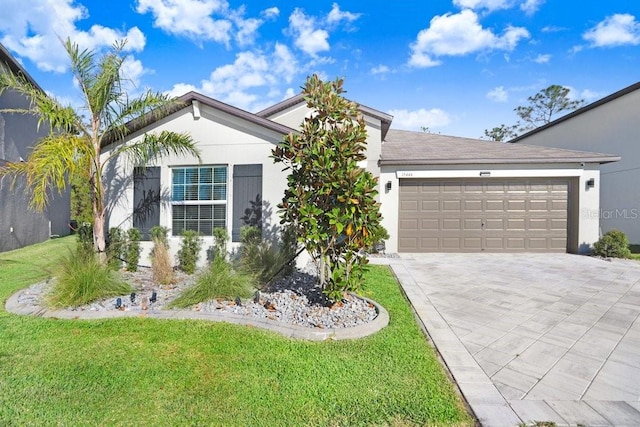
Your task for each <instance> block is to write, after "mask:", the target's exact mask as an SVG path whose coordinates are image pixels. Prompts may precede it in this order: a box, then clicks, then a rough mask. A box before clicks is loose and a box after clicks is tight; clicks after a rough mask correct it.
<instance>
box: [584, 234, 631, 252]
mask: <svg viewBox="0 0 640 427" xmlns="http://www.w3.org/2000/svg"><path fill="white" fill-rule="evenodd" d="M593 254H594V255H597V256H602V257H607V258H629V257H630V256H631V251H630V250H629V239H627V235H626V234H624V233H623V232H622V231H619V230H611V231H608V232H606V233H605V235H604V236H602V237H601V238H600V240H598V241H597V242H596V243H594V244H593Z"/></svg>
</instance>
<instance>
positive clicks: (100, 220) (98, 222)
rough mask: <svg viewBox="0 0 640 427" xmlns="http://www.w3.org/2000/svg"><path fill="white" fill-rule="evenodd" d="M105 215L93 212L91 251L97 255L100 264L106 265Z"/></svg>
mask: <svg viewBox="0 0 640 427" xmlns="http://www.w3.org/2000/svg"><path fill="white" fill-rule="evenodd" d="M105 224H106V220H105V214H104V211H102V212H97V213H95V212H94V215H93V249H94V250H95V251H96V253H97V254H98V259H99V260H100V263H102V264H106V263H107V252H106V248H107V241H106V238H105V230H104V228H105Z"/></svg>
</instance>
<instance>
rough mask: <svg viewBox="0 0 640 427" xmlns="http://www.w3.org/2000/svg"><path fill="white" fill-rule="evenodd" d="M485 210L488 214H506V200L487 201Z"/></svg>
mask: <svg viewBox="0 0 640 427" xmlns="http://www.w3.org/2000/svg"><path fill="white" fill-rule="evenodd" d="M485 210H486V211H488V212H504V211H505V200H502V199H500V200H487V201H486V202H485Z"/></svg>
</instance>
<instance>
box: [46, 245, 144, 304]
mask: <svg viewBox="0 0 640 427" xmlns="http://www.w3.org/2000/svg"><path fill="white" fill-rule="evenodd" d="M131 290H132V289H131V286H129V285H128V284H126V283H124V282H122V281H121V280H119V279H118V277H117V275H116V273H115V272H113V271H112V270H111V269H110V268H109V267H108V266H107V265H103V264H101V263H100V261H99V260H98V257H97V256H96V254H94V253H93V252H86V251H85V250H84V249H82V248H80V247H78V248H77V249H76V250H75V251H74V252H70V253H69V255H68V256H66V257H64V258H63V259H62V261H61V262H60V266H59V271H58V272H57V274H56V281H55V284H54V286H53V289H52V291H51V293H50V294H49V295H48V296H47V300H46V303H47V305H48V306H50V307H52V308H60V307H76V306H79V305H84V304H88V303H90V302H92V301H96V300H98V299H102V298H106V297H111V296H117V295H126V294H128V293H130V292H131Z"/></svg>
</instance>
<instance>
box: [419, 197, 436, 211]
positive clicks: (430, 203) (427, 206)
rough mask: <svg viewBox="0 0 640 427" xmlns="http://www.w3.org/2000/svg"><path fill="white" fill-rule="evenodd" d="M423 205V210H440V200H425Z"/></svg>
mask: <svg viewBox="0 0 640 427" xmlns="http://www.w3.org/2000/svg"><path fill="white" fill-rule="evenodd" d="M421 206H422V212H434V213H437V212H440V202H439V201H438V200H423V201H422V203H421Z"/></svg>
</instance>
